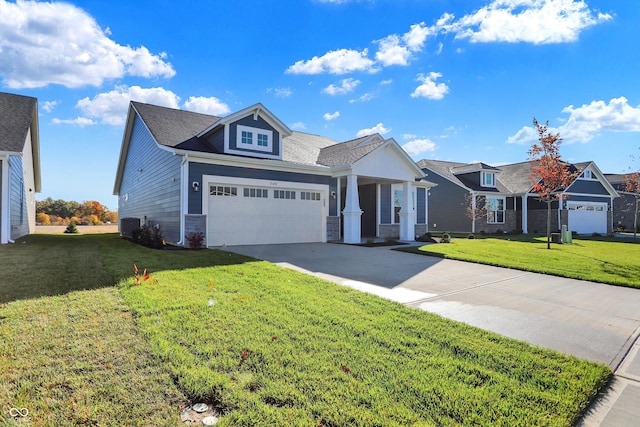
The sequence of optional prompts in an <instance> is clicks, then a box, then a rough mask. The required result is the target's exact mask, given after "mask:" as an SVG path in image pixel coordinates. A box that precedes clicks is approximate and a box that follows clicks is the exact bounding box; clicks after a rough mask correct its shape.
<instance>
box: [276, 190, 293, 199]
mask: <svg viewBox="0 0 640 427" xmlns="http://www.w3.org/2000/svg"><path fill="white" fill-rule="evenodd" d="M273 198H274V199H289V200H295V198H296V192H295V191H290V190H273Z"/></svg>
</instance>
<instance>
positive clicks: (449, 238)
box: [440, 232, 451, 243]
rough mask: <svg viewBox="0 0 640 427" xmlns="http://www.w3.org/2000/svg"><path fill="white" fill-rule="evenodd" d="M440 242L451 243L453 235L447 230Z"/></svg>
mask: <svg viewBox="0 0 640 427" xmlns="http://www.w3.org/2000/svg"><path fill="white" fill-rule="evenodd" d="M440 243H451V235H450V234H449V233H447V232H444V233H442V239H440Z"/></svg>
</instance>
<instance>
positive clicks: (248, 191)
mask: <svg viewBox="0 0 640 427" xmlns="http://www.w3.org/2000/svg"><path fill="white" fill-rule="evenodd" d="M244 197H257V198H260V199H266V198H267V197H269V190H267V189H266V188H245V189H244Z"/></svg>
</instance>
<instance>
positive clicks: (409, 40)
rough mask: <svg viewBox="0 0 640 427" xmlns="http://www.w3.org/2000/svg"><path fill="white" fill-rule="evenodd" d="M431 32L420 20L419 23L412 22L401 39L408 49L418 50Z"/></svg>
mask: <svg viewBox="0 0 640 427" xmlns="http://www.w3.org/2000/svg"><path fill="white" fill-rule="evenodd" d="M431 32H432V30H431V29H430V28H428V27H426V26H425V24H424V22H420V23H419V24H413V25H412V26H411V27H409V31H407V32H406V33H404V35H403V36H402V40H403V41H404V42H405V43H406V45H407V48H409V50H411V51H412V52H418V51H420V50H422V47H423V46H424V42H425V41H426V40H427V37H428V36H429V34H431Z"/></svg>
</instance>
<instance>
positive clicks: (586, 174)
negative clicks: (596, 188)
mask: <svg viewBox="0 0 640 427" xmlns="http://www.w3.org/2000/svg"><path fill="white" fill-rule="evenodd" d="M582 178H584V179H596V178H595V177H594V176H593V172H591V171H590V170H586V171H584V172H582Z"/></svg>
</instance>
